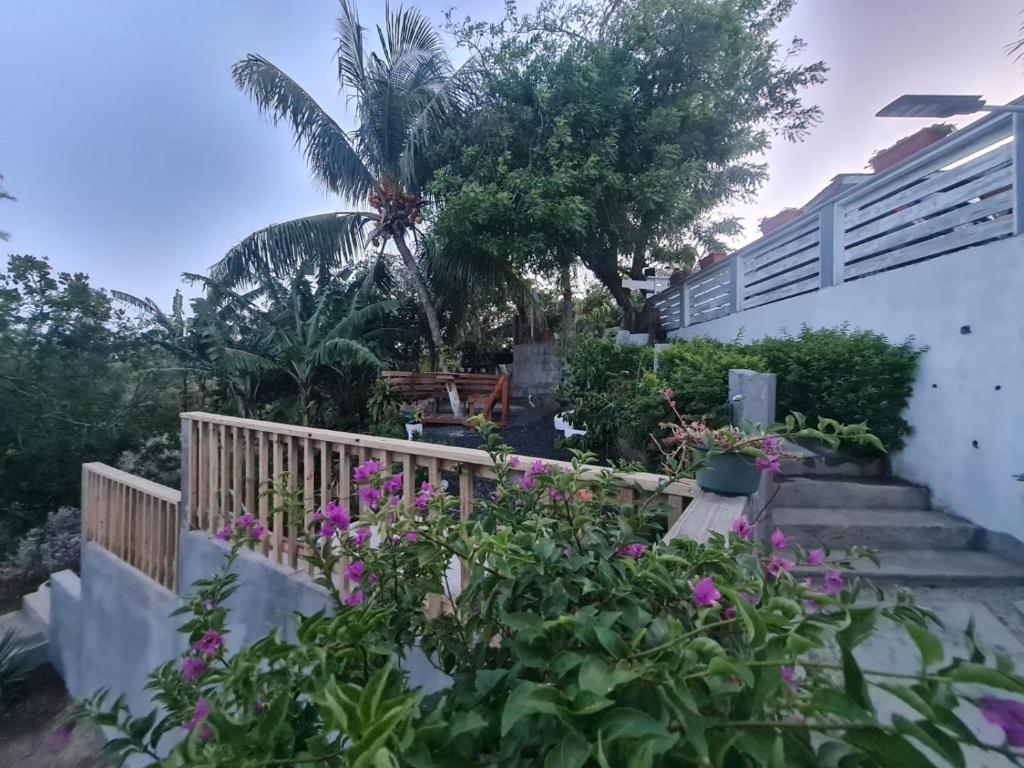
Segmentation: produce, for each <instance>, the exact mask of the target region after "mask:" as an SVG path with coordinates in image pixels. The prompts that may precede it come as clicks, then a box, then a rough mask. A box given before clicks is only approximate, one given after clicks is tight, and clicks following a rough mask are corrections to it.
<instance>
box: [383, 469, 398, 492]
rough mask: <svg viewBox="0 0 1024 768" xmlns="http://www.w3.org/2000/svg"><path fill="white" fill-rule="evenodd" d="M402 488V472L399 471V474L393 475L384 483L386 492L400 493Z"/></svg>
mask: <svg viewBox="0 0 1024 768" xmlns="http://www.w3.org/2000/svg"><path fill="white" fill-rule="evenodd" d="M400 490H402V473H401V472H399V473H398V474H397V475H395V476H394V477H392V478H391V479H390V480H388V481H387V482H386V483H384V491H385V492H386V493H398V492H399V491H400Z"/></svg>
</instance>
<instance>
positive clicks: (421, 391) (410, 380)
mask: <svg viewBox="0 0 1024 768" xmlns="http://www.w3.org/2000/svg"><path fill="white" fill-rule="evenodd" d="M380 377H381V379H382V380H383V381H385V382H387V384H388V385H389V386H390V387H391V388H392V389H393V390H394V392H395V394H396V395H397V396H398V397H399V398H401V399H402V400H404V401H406V402H410V403H420V402H423V401H425V400H426V401H430V402H431V403H432V405H433V412H432V413H427V414H426V415H425V416H424V417H423V423H424V424H466V423H467V422H468V420H469V419H470V418H471V417H473V416H483V417H484V418H485V419H487V420H488V421H496V423H497V424H498V426H499V427H501V428H502V429H504V428H505V427H507V426H508V416H509V401H510V399H511V386H510V384H509V379H508V376H505V375H504V374H502V375H501V376H495V375H493V374H488V373H415V372H411V371H384V372H382V373H381V375H380ZM449 383H453V384H454V385H455V388H456V390H457V391H458V393H459V398H460V399H461V400H462V403H463V405H464V407H465V410H466V415H465V416H455V415H453V414H450V413H441V412H440V404H441V402H442V401H446V400H447V399H448V384H449ZM499 403H500V404H501V416H500V417H499V418H498V419H497V420H495V418H494V406H495V405H497V404H499Z"/></svg>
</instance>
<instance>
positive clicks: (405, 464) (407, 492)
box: [402, 453, 416, 515]
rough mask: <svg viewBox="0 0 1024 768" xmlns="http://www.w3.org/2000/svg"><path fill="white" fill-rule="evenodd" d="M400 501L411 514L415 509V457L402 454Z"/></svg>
mask: <svg viewBox="0 0 1024 768" xmlns="http://www.w3.org/2000/svg"><path fill="white" fill-rule="evenodd" d="M402 502H403V506H404V507H405V509H406V511H407V512H408V513H409V514H410V515H411V514H412V512H413V510H414V509H416V457H415V456H413V455H412V454H411V453H405V454H402Z"/></svg>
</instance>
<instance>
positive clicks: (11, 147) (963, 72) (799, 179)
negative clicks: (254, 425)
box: [0, 0, 1024, 305]
mask: <svg viewBox="0 0 1024 768" xmlns="http://www.w3.org/2000/svg"><path fill="white" fill-rule="evenodd" d="M453 3H454V4H455V5H456V7H457V10H458V12H459V13H460V14H469V15H471V16H473V17H474V18H476V17H481V18H497V17H498V16H499V15H500V14H501V12H502V9H503V5H504V3H503V0H468V1H467V0H461V2H459V1H458V0H420V2H419V3H418V5H419V6H420V7H421V8H423V9H424V10H425V11H427V12H428V13H429V15H430V16H431V17H433V18H434V19H436V20H440V18H441V16H442V13H443V10H444V9H445V8H446V7H448V6H449V5H452V4H453ZM523 5H524V6H525V5H528V3H523ZM358 7H359V11H360V16H361V19H362V21H363V23H364V24H365V25H371V24H373V23H376V22H377V21H379V20H380V19H381V17H382V15H383V8H384V3H383V1H382V0H359V2H358ZM1022 8H1024V3H1021V2H1019V0H973V1H970V2H968V1H967V0H799V2H798V3H797V6H796V9H795V10H794V12H793V14H792V15H791V16H790V17H789V19H787V20H786V22H785V23H784V25H783V27H782V29H781V30H780V39H783V40H788V38H789V37H791V36H793V35H800V36H801V37H803V38H804V39H805V40H806V41H807V43H808V47H807V49H806V51H805V52H804V54H803V55H802V58H803V59H806V60H808V61H810V60H815V59H819V58H820V59H824V60H825V61H826V62H827V63H828V65H829V67H830V73H829V79H828V82H827V83H826V84H825V85H823V86H821V87H819V88H816V89H814V90H813V91H811V92H810V93H808V95H807V98H808V99H809V100H811V101H813V102H816V103H818V104H819V105H821V107H822V109H823V110H824V120H823V122H822V124H821V125H819V126H818V127H817V128H815V130H814V131H813V132H812V133H811V135H810V136H809V137H808V138H807V139H806V140H805V141H803V142H802V143H799V144H788V143H786V142H785V141H783V140H781V139H779V140H778V141H776V143H775V145H774V146H773V148H772V149H771V150H770V151H769V152H768V153H767V154H766V156H765V160H766V162H768V164H769V168H770V174H771V177H770V180H769V181H768V183H767V184H766V185H765V186H764V187H763V188H762V190H761V191H760V193H759V194H758V195H757V196H756V197H755V198H754V199H753V200H751V201H749V202H747V203H742V204H738V205H734V206H732V208H731V209H730V211H726V212H732V213H735V214H736V215H739V216H741V217H743V219H744V223H745V226H746V228H745V233H744V236H743V237H740V238H737V239H736V241H735V243H734V244H735V245H739V244H742V243H743V242H746V241H749V240H751V239H754V238H755V237H756V235H757V220H758V219H759V218H760V217H762V216H765V215H770V214H772V213H775V212H776V211H778V210H779V209H780V208H782V207H784V206H787V205H794V206H799V205H801V204H803V203H804V202H806V200H807V199H809V198H810V197H811V196H812V195H813V194H814V193H815V192H817V191H818V190H819V189H820V188H821V187H822V186H824V185H825V184H826V183H827V182H828V180H829V179H830V178H831V177H832V176H834V175H835V174H836V173H840V172H851V171H861V170H863V169H864V167H865V164H866V162H867V158H868V156H869V155H870V154H871V153H872V152H873V151H874V150H877V149H880V148H882V147H885V146H887V145H888V144H891V143H892V142H893V141H895V140H896V139H898V138H900V137H901V136H904V135H906V134H908V133H911V132H913V131H914V130H917V129H918V128H920V127H922V126H924V125H927V124H929V123H930V122H934V121H932V120H907V119H902V120H899V119H881V118H876V117H874V113H875V112H876V111H877V110H878V108H879V107H881V106H882V105H883V104H885V103H887V102H888V101H890V100H891V99H892V98H893V97H895V96H897V95H899V94H901V93H906V92H914V93H980V94H983V95H984V96H985V97H986V99H988V100H989V101H990V102H992V103H1002V102H1005V101H1008V100H1010V99H1012V98H1015V97H1017V96H1019V95H1020V94H1021V93H1024V62H1018V61H1014V60H1013V59H1012V58H1011V57H1009V56H1007V54H1006V52H1005V49H1004V48H1005V46H1006V45H1007V44H1008V43H1010V42H1011V41H1013V40H1014V39H1016V37H1017V28H1018V26H1019V25H1020V23H1021V22H1022V21H1024V16H1021V10H1022ZM336 9H337V5H336V2H335V0H304V1H303V2H295V0H245V2H242V1H241V0H217V1H216V2H214V1H212V0H175V2H173V3H155V2H140V1H139V0H102V2H97V1H96V0H0V174H3V175H4V177H5V180H4V186H5V187H6V189H7V191H9V192H10V193H11V194H14V195H15V196H16V197H17V198H18V201H17V202H15V203H6V202H5V203H2V204H0V229H2V230H6V231H8V232H10V233H11V235H12V237H11V240H10V241H9V242H7V243H2V244H0V253H32V254H35V255H40V256H43V255H45V256H49V257H50V258H51V260H52V261H53V263H54V265H55V266H56V267H57V268H58V269H61V270H71V271H85V272H88V273H89V274H90V275H91V276H92V277H93V282H94V284H95V285H98V286H102V287H105V288H116V289H119V290H125V291H129V292H132V293H136V294H141V295H147V296H151V297H152V298H154V299H155V300H157V302H158V303H160V304H161V305H166V304H167V303H168V301H169V297H170V295H171V293H172V292H173V291H174V289H175V288H176V287H178V286H179V285H180V280H179V276H180V274H181V273H182V272H185V271H189V272H204V271H205V270H206V269H207V268H208V267H209V265H210V264H212V263H213V262H214V261H216V260H217V259H218V258H220V256H222V255H223V254H224V252H225V251H226V250H227V249H228V248H229V247H230V246H232V245H233V244H235V243H236V242H238V240H240V239H241V238H242V237H244V236H245V235H247V234H248V233H250V232H251V231H253V230H255V229H258V228H260V227H262V226H265V225H266V224H268V223H270V222H274V221H282V220H285V219H288V218H292V217H296V216H302V215H308V214H312V213H317V212H321V211H328V210H336V209H338V208H339V207H340V206H339V204H338V202H337V201H336V200H334V199H332V198H330V197H327V196H325V195H323V194H322V193H320V192H319V191H318V190H317V189H316V187H315V186H314V184H313V183H312V182H311V181H310V179H309V176H308V174H307V172H306V168H305V166H304V164H303V162H302V159H301V157H300V156H299V155H298V153H297V151H296V150H295V148H294V147H293V145H292V137H291V135H290V132H289V131H288V130H287V128H286V127H285V126H283V125H282V126H279V127H277V128H275V127H273V126H271V125H269V124H268V123H267V122H266V121H264V120H261V119H260V118H259V117H258V116H257V114H256V110H255V107H254V106H253V105H252V104H251V103H250V102H249V101H248V99H247V98H246V97H245V96H244V95H242V94H241V93H240V92H239V91H237V90H236V89H235V87H234V85H233V84H232V82H231V77H230V68H231V65H232V64H233V63H234V62H235V61H237V60H238V59H240V58H242V57H244V56H245V55H246V54H247V53H259V54H261V55H264V56H266V57H267V58H269V59H270V60H271V61H273V62H274V63H275V64H277V65H278V66H280V67H281V68H282V69H284V70H285V71H286V72H287V73H288V74H289V75H290V76H291V77H293V78H294V79H295V80H297V81H298V82H299V83H300V84H301V85H303V86H304V87H305V88H306V89H307V90H308V91H310V92H311V93H312V95H313V96H314V97H315V98H316V99H317V100H318V101H319V102H320V103H321V104H322V105H324V106H325V107H326V108H328V110H329V111H331V113H332V114H334V116H335V117H336V118H337V119H339V121H340V122H342V124H348V120H347V117H346V106H345V100H344V97H343V96H342V95H340V94H339V93H338V85H337V80H336V79H335V77H334V71H335V69H334V64H333V61H332V58H333V52H334V49H335V43H334V18H335V15H336ZM972 119H974V118H963V119H960V120H959V121H956V122H959V123H961V124H962V123H965V122H969V121H970V120H972ZM188 292H189V293H193V292H194V290H192V291H188Z"/></svg>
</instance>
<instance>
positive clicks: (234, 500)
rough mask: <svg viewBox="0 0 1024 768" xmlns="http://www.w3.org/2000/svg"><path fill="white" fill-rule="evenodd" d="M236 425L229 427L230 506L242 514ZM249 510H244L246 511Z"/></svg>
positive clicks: (239, 457)
mask: <svg viewBox="0 0 1024 768" xmlns="http://www.w3.org/2000/svg"><path fill="white" fill-rule="evenodd" d="M238 442H239V441H238V427H232V428H231V508H232V509H233V510H234V512H235V517H238V516H239V515H241V514H242V501H243V497H242V452H241V451H240V450H238ZM248 511H249V510H246V512H248Z"/></svg>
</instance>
